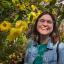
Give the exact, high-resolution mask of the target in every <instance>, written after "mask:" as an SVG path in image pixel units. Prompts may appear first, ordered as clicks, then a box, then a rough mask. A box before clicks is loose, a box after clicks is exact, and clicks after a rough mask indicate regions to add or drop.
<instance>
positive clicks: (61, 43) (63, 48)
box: [59, 42, 64, 52]
mask: <svg viewBox="0 0 64 64" xmlns="http://www.w3.org/2000/svg"><path fill="white" fill-rule="evenodd" d="M59 51H60V52H61V51H64V42H60V43H59Z"/></svg>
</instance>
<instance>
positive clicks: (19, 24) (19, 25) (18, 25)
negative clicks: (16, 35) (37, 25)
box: [15, 20, 22, 28]
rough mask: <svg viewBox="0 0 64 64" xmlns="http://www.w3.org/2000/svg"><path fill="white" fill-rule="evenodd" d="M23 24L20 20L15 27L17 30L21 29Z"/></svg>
mask: <svg viewBox="0 0 64 64" xmlns="http://www.w3.org/2000/svg"><path fill="white" fill-rule="evenodd" d="M21 23H22V20H18V21H17V22H16V24H15V27H16V28H20V27H21Z"/></svg>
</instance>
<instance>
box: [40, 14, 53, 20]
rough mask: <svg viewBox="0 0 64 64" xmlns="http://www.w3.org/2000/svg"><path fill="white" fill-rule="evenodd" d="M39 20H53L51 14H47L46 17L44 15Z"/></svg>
mask: <svg viewBox="0 0 64 64" xmlns="http://www.w3.org/2000/svg"><path fill="white" fill-rule="evenodd" d="M39 19H45V20H46V19H47V20H52V17H51V16H50V15H49V14H45V15H42V16H41V17H40V18H39Z"/></svg>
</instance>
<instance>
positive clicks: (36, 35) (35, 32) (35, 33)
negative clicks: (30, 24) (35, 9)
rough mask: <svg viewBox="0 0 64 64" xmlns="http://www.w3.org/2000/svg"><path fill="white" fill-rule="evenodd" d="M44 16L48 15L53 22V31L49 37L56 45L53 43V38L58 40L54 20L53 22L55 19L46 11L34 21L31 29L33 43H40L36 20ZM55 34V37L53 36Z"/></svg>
mask: <svg viewBox="0 0 64 64" xmlns="http://www.w3.org/2000/svg"><path fill="white" fill-rule="evenodd" d="M45 14H48V15H50V16H51V18H52V20H53V31H52V32H51V34H50V35H49V36H50V37H51V39H52V41H53V43H56V42H55V39H54V38H55V37H56V36H57V37H58V38H59V32H58V27H57V25H56V20H55V17H54V15H53V14H51V13H50V12H48V11H45V12H43V13H41V14H40V15H39V16H38V18H37V19H36V21H35V24H34V28H33V34H34V41H37V42H38V43H40V34H39V32H38V31H37V23H38V20H39V18H40V17H41V16H43V15H45ZM54 33H55V35H54Z"/></svg>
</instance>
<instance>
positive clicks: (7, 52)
mask: <svg viewBox="0 0 64 64" xmlns="http://www.w3.org/2000/svg"><path fill="white" fill-rule="evenodd" d="M46 10H47V11H50V12H51V13H52V14H54V15H55V17H56V21H57V23H58V26H60V24H61V22H62V21H63V19H64V3H63V1H59V0H0V63H2V64H12V63H14V64H17V63H18V62H20V61H22V58H23V57H24V52H25V48H26V44H27V41H28V38H27V37H26V35H27V31H28V29H29V28H30V27H28V25H29V24H34V22H35V20H36V18H37V17H38V16H39V14H40V13H42V12H43V11H46ZM63 22H64V21H63ZM60 31H61V30H60ZM62 32H63V31H62ZM60 35H61V40H62V41H64V35H62V33H61V32H60Z"/></svg>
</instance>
